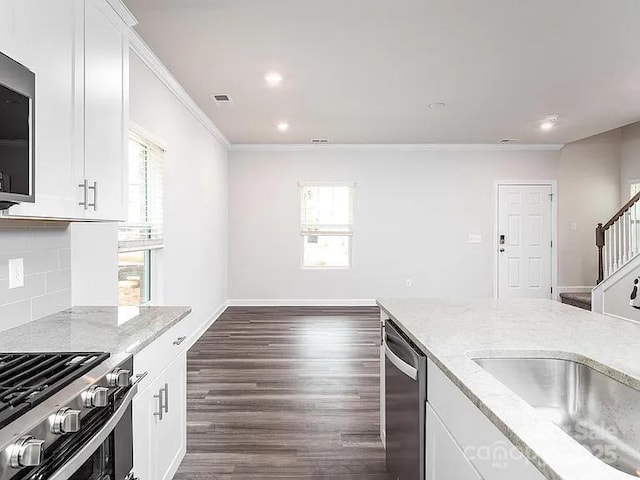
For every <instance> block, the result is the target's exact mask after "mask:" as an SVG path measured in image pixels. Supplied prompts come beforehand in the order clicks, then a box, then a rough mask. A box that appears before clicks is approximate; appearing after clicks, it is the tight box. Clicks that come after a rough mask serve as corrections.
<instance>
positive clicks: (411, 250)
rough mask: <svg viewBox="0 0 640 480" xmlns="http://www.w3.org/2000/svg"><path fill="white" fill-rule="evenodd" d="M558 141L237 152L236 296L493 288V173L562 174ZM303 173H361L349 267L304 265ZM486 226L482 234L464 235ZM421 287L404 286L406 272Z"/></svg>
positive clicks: (232, 181) (354, 176) (315, 177)
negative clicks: (525, 145)
mask: <svg viewBox="0 0 640 480" xmlns="http://www.w3.org/2000/svg"><path fill="white" fill-rule="evenodd" d="M559 155H560V154H559V152H557V151H529V152H526V151H480V150H478V151H465V150H464V149H462V148H461V149H460V150H458V151H446V150H444V149H443V150H441V151H428V150H427V151H401V150H390V149H388V148H387V149H385V148H372V149H370V150H354V149H335V148H328V149H323V148H322V147H320V148H318V149H317V150H315V151H309V150H306V151H286V150H284V151H232V152H231V155H230V161H229V169H230V174H229V190H230V197H229V202H230V203H229V208H230V214H229V222H230V223H229V298H230V299H244V300H247V299H254V300H259V299H371V298H376V297H381V296H392V297H408V296H428V297H433V296H461V297H487V296H490V295H491V294H492V278H493V277H492V268H493V267H492V265H493V249H494V247H495V245H494V242H493V238H492V237H493V224H494V213H493V212H494V193H493V189H494V180H496V179H555V178H557V169H558V159H559ZM298 181H355V182H357V187H356V193H355V213H354V218H355V223H354V229H355V234H354V238H353V242H354V246H353V268H352V269H351V270H348V271H318V270H302V269H301V268H300V263H301V260H300V259H301V238H300V235H299V218H300V215H299V209H300V206H299V191H298V183H297V182H298ZM469 234H481V235H482V237H483V242H482V243H481V244H469V243H467V236H468V235H469ZM409 278H410V279H412V280H413V287H412V288H406V287H405V279H409Z"/></svg>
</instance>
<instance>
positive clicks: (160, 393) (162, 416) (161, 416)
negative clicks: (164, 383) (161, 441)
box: [153, 388, 165, 421]
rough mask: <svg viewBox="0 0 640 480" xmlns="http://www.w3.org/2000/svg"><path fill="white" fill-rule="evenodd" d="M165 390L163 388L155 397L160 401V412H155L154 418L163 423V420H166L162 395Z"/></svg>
mask: <svg viewBox="0 0 640 480" xmlns="http://www.w3.org/2000/svg"><path fill="white" fill-rule="evenodd" d="M163 390H164V388H161V389H160V390H158V394H157V395H154V396H153V398H157V399H158V411H157V412H153V416H154V417H158V420H160V421H162V419H163V418H164V408H165V407H164V401H163V399H164V395H163V393H162V391H163Z"/></svg>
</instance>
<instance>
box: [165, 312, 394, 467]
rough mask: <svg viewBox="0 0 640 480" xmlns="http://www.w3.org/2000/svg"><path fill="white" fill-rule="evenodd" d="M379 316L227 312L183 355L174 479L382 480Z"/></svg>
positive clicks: (366, 314)
mask: <svg viewBox="0 0 640 480" xmlns="http://www.w3.org/2000/svg"><path fill="white" fill-rule="evenodd" d="M378 342H379V313H378V309H377V308H372V307H363V308H360V307H357V308H279V307H277V308H276V307H274V308H262V307H260V308H240V307H231V308H229V309H228V310H227V311H226V312H225V313H224V314H223V315H222V316H221V318H220V319H218V321H217V322H216V323H215V324H214V325H213V326H212V327H211V328H210V329H209V330H208V331H207V332H206V333H205V334H204V335H203V337H202V338H201V339H200V340H199V341H198V342H197V343H196V344H195V345H194V347H193V348H192V349H191V350H190V352H189V354H188V414H187V415H188V442H187V443H188V446H187V455H186V457H185V459H184V461H183V463H182V465H181V466H180V470H179V471H178V474H177V475H176V477H175V478H176V479H179V480H186V479H216V480H259V479H260V480H262V479H264V480H271V479H299V480H334V479H335V480H338V479H340V480H356V479H359V480H390V477H389V476H388V475H387V474H386V470H385V462H384V450H383V448H382V444H381V442H380V438H379V398H378V396H379V357H378V356H379V353H378V352H379V350H378Z"/></svg>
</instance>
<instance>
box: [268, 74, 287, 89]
mask: <svg viewBox="0 0 640 480" xmlns="http://www.w3.org/2000/svg"><path fill="white" fill-rule="evenodd" d="M282 79H283V77H282V75H281V74H279V73H278V72H268V73H266V74H265V75H264V81H265V82H267V85H269V86H270V87H277V86H278V85H280V84H281V83H282Z"/></svg>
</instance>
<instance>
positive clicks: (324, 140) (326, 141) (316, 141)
mask: <svg viewBox="0 0 640 480" xmlns="http://www.w3.org/2000/svg"><path fill="white" fill-rule="evenodd" d="M311 143H329V140H327V139H326V138H312V139H311Z"/></svg>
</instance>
